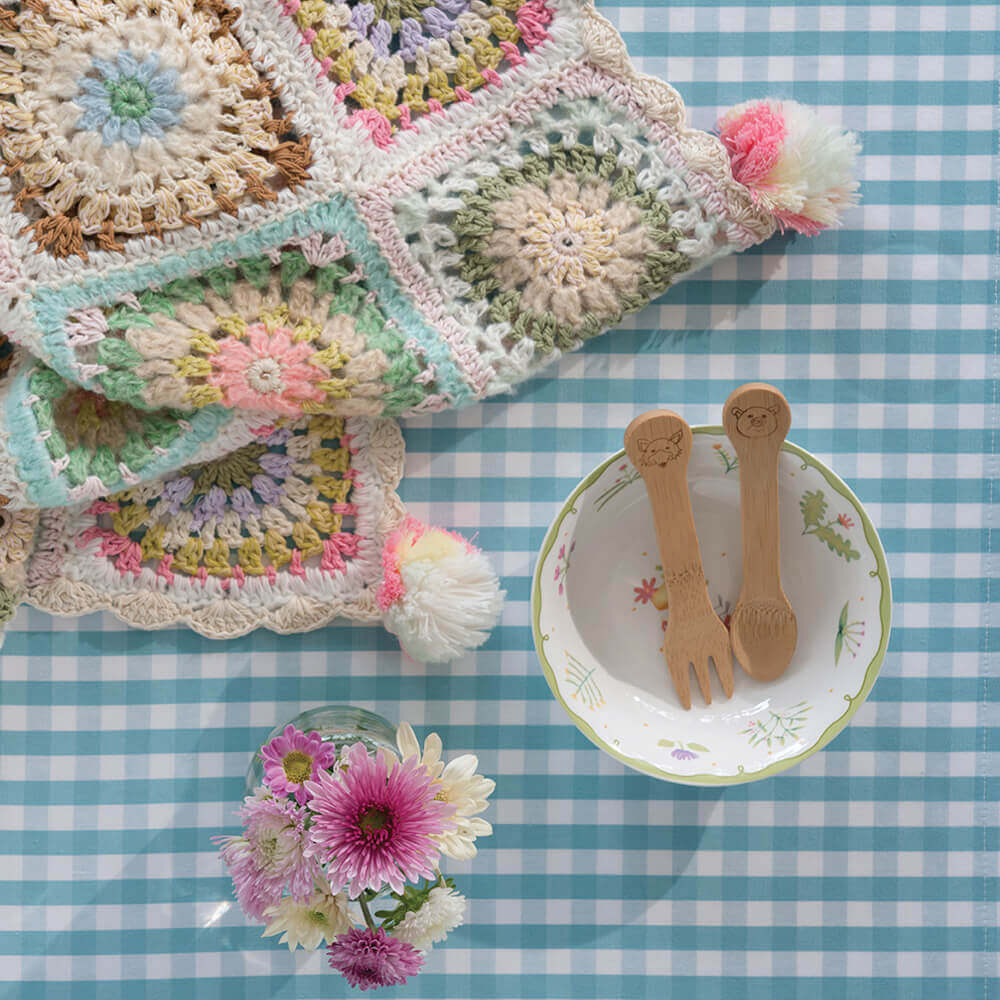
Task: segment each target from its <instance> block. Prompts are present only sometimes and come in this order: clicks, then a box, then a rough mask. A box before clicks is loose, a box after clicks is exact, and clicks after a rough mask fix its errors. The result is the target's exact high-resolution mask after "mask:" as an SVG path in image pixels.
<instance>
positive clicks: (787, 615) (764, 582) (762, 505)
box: [722, 382, 798, 681]
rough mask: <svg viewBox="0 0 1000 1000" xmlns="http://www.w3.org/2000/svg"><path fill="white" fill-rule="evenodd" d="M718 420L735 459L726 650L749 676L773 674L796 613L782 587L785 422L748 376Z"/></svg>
mask: <svg viewBox="0 0 1000 1000" xmlns="http://www.w3.org/2000/svg"><path fill="white" fill-rule="evenodd" d="M722 423H723V425H724V426H725V428H726V433H727V434H728V435H729V440H730V441H732V443H733V447H734V448H735V449H736V454H737V456H738V457H739V462H740V511H741V514H742V522H743V587H742V589H741V591H740V599H739V601H738V602H737V604H736V608H735V610H734V611H733V616H732V618H731V620H730V622H729V634H730V635H731V637H732V640H733V651H734V652H735V653H736V657H737V659H738V660H739V662H740V665H741V666H742V667H743V669H744V670H745V671H746V672H747V673H748V674H749V675H750V676H751V677H753V678H754V679H755V680H758V681H773V680H775V679H776V678H778V677H780V676H781V675H782V674H783V673H784V672H785V669H786V667H787V666H788V664H789V662H790V661H791V659H792V654H793V653H794V652H795V643H796V641H797V640H798V626H797V624H796V621H795V612H794V611H792V606H791V604H789V602H788V598H787V597H786V596H785V592H784V591H783V590H782V589H781V539H780V528H779V521H778V458H779V456H780V454H781V445H782V442H784V440H785V435H786V434H788V428H789V427H790V426H791V423H792V414H791V410H790V409H789V407H788V403H787V401H786V400H785V397H784V396H782V395H781V393H780V392H778V390H777V389H775V388H774V386H770V385H767V384H765V383H764V382H750V383H748V384H747V385H743V386H740V387H739V388H738V389H736V390H734V391H733V392H732V393H731V394H730V396H729V399H727V400H726V404H725V407H724V409H723V411H722Z"/></svg>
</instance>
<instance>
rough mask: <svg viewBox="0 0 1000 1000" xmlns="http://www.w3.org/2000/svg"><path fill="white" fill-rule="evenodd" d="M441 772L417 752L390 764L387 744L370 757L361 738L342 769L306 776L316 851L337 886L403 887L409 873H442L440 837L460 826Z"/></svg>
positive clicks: (354, 890) (355, 890)
mask: <svg viewBox="0 0 1000 1000" xmlns="http://www.w3.org/2000/svg"><path fill="white" fill-rule="evenodd" d="M433 780H434V779H433V777H432V776H431V773H430V771H428V770H427V768H425V767H424V766H423V765H421V764H420V762H419V760H418V758H417V757H409V758H407V759H406V760H405V761H403V762H402V763H400V762H399V761H397V760H395V759H394V758H393V759H392V760H391V764H390V759H389V758H387V757H386V755H385V752H384V751H382V750H379V751H378V754H377V755H376V756H375V757H370V756H369V755H368V752H367V751H366V750H365V748H364V746H363V745H362V744H361V743H355V744H354V746H352V747H351V748H350V750H349V751H348V753H347V767H346V769H345V770H344V771H342V772H341V773H340V774H338V775H337V777H333V776H332V775H330V774H329V773H327V772H326V771H321V772H320V774H319V779H318V780H317V781H308V782H306V787H307V788H308V790H309V793H310V795H311V796H312V798H311V799H310V801H309V809H311V810H312V812H313V813H314V814H315V816H314V819H313V823H312V826H311V828H310V830H309V836H310V839H311V841H312V846H311V848H310V853H311V854H312V855H313V856H314V857H318V858H319V860H320V862H321V863H322V864H325V865H327V866H328V867H327V870H326V874H327V877H328V878H329V880H330V889H331V891H332V892H340V891H341V889H342V888H343V887H344V886H345V885H347V884H348V883H350V890H349V895H350V896H351V897H352V898H354V897H356V896H358V895H359V894H360V893H361V892H362V890H364V889H373V890H375V891H376V892H377V891H378V890H380V889H381V888H382V886H383V883H385V882H388V883H389V885H390V886H392V888H393V890H394V891H395V892H402V891H403V882H404V880H406V881H409V882H415V881H416V880H417V879H418V878H419V877H420V876H421V875H422V876H424V877H425V878H433V877H434V875H435V872H434V868H435V866H436V865H437V861H438V857H439V852H438V845H437V842H436V841H435V840H434V837H437V836H440V835H441V834H442V833H444V832H445V831H446V830H451V829H453V828H454V826H455V824H454V823H453V822H452V821H451V816H452V815H453V814H454V812H455V807H454V805H452V804H451V803H449V802H443V801H440V800H438V799H436V798H435V795H436V793H437V786H436V785H434V783H433Z"/></svg>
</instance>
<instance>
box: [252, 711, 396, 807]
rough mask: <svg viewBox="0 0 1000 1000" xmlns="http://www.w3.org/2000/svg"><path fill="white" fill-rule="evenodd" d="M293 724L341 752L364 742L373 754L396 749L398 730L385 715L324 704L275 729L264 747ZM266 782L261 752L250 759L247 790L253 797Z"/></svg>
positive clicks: (301, 713)
mask: <svg viewBox="0 0 1000 1000" xmlns="http://www.w3.org/2000/svg"><path fill="white" fill-rule="evenodd" d="M288 725H292V726H294V727H295V728H296V729H299V730H301V731H302V732H304V733H311V732H313V731H315V732H317V733H319V735H320V737H321V739H322V740H323V742H324V743H332V744H333V745H334V746H335V747H336V748H337V749H338V750H339V749H340V748H341V747H342V746H349V745H350V744H352V743H359V742H360V743H363V744H364V745H365V748H366V749H367V750H368V752H369V753H375V751H376V750H378V749H379V747H381V748H383V749H384V750H391V751H392V752H393V753H396V754H397V755H398V751H397V750H396V727H395V726H393V725H391V724H390V723H389V722H388V721H387V720H386V719H383V718H382V716H381V715H376V714H375V713H374V712H368V711H366V710H365V709H363V708H355V707H354V706H353V705H322V706H320V707H319V708H309V709H306V711H304V712H300V713H299V714H298V715H296V716H295V718H294V719H289V720H288V721H287V722H283V723H281V725H280V726H275V727H274V729H272V730H271V732H270V733H269V734H268V737H267V739H266V740H264V744H263V745H266V744H268V743H270V742H271V740H273V739H274V738H275V737H276V736H280V735H281V733H282V732H283V731H284V728H285V726H288ZM263 781H264V762H263V761H262V760H261V758H260V752H259V751H257V752H255V753H254V755H253V756H252V757H251V758H250V767H249V768H248V769H247V780H246V790H247V795H252V794H253V791H254V789H255V788H257V787H258V786H259V785H261V784H262V783H263Z"/></svg>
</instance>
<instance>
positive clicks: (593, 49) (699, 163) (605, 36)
mask: <svg viewBox="0 0 1000 1000" xmlns="http://www.w3.org/2000/svg"><path fill="white" fill-rule="evenodd" d="M583 6H584V23H583V29H582V30H583V43H584V50H585V52H586V56H587V59H588V60H589V61H590V62H591V64H592V65H594V66H595V67H597V68H598V69H602V70H604V71H605V72H606V73H609V74H611V75H612V76H615V77H617V78H618V79H620V80H621V81H622V82H624V83H626V84H628V85H629V88H630V89H631V91H632V92H633V93H634V95H635V97H636V101H637V103H638V104H639V106H640V108H641V109H642V111H643V113H644V114H645V115H646V116H647V117H648V118H650V119H651V120H652V121H656V122H659V123H660V124H662V125H664V126H666V127H667V128H668V129H669V130H670V131H671V133H672V134H673V136H674V138H675V139H676V141H677V143H678V145H679V146H680V147H681V149H682V151H683V153H684V155H685V158H686V159H687V160H688V163H689V165H690V167H691V169H692V170H702V171H704V172H706V173H707V174H709V175H710V176H711V178H712V180H713V181H714V182H715V183H716V184H718V185H719V187H720V188H721V189H722V190H723V192H724V193H725V195H726V202H727V206H728V208H729V211H730V213H731V216H730V221H732V222H736V223H738V224H739V225H741V226H743V227H745V228H746V229H748V230H749V231H750V232H752V233H753V234H754V236H755V237H756V242H763V241H764V240H766V239H768V238H769V237H770V236H773V235H774V233H775V232H776V231H777V229H778V225H777V221H776V220H775V218H774V216H773V215H771V214H770V213H769V212H767V211H764V210H763V209H762V208H761V207H760V206H759V205H758V204H757V203H756V201H755V199H754V197H753V193H752V192H751V191H750V190H749V189H748V188H746V187H744V185H742V184H740V182H739V181H737V180H736V178H735V177H733V171H732V166H731V164H730V161H729V153H728V152H727V151H726V147H725V146H724V145H723V144H722V140H721V139H719V137H718V136H716V135H713V134H712V133H711V132H706V131H704V130H703V129H697V128H690V127H689V126H688V125H687V109H686V108H685V106H684V100H683V98H682V97H681V95H680V94H679V93H678V92H677V90H675V89H674V87H672V86H671V85H670V84H669V83H667V82H666V80H662V79H660V77H658V76H651V75H649V74H648V73H640V72H639V71H638V70H637V69H636V68H635V65H634V64H633V62H632V57H631V56H630V55H629V51H628V47H627V46H626V44H625V40H624V39H623V38H622V36H621V35H620V34H619V32H618V29H617V28H615V26H614V25H613V24H612V23H611V22H610V21H609V20H607V18H605V17H604V16H603V15H602V14H600V13H598V11H597V9H596V8H595V7H594V3H593V0H584V5H583ZM660 138H662V137H660Z"/></svg>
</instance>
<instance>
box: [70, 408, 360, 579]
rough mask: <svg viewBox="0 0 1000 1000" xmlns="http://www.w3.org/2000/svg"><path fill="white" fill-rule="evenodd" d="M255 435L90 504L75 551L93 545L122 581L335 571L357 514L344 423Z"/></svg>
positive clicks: (350, 543) (354, 544)
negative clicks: (142, 576) (146, 575)
mask: <svg viewBox="0 0 1000 1000" xmlns="http://www.w3.org/2000/svg"><path fill="white" fill-rule="evenodd" d="M261 435H262V436H261V440H260V442H259V443H256V444H251V445H247V446H246V447H244V448H241V449H239V450H238V451H235V452H233V453H232V454H231V455H227V456H226V457H225V458H222V459H219V460H217V461H214V462H207V463H205V464H204V465H202V466H200V467H198V468H194V469H185V470H182V471H181V472H179V473H176V474H175V475H174V476H172V477H170V478H168V479H166V480H165V481H163V482H161V483H157V484H150V485H147V486H140V487H136V488H135V489H131V490H127V491H125V492H123V493H118V494H114V495H112V496H110V497H109V498H108V499H107V500H106V501H105V500H99V501H97V502H96V503H95V504H93V505H92V506H91V507H90V508H89V510H88V511H87V513H88V514H93V515H99V518H100V519H99V521H98V523H96V524H94V525H92V526H91V527H89V528H87V529H86V530H85V531H84V532H83V533H82V534H81V535H80V537H79V538H78V539H77V544H78V545H89V544H91V543H92V542H94V541H95V540H97V541H99V554H100V555H103V556H106V557H108V559H109V560H110V561H111V562H112V563H113V565H114V566H115V567H116V569H117V570H118V572H119V573H120V574H122V575H123V576H124V575H126V574H133V575H138V574H139V572H140V571H141V569H142V567H143V566H144V565H148V566H150V568H152V569H154V570H155V572H156V575H157V576H158V577H161V578H163V579H164V580H165V581H166V582H167V583H172V582H173V579H174V577H175V575H176V574H184V575H187V576H190V577H196V578H197V579H199V580H201V581H202V582H204V581H205V580H206V579H207V578H208V577H209V576H214V577H218V578H221V579H226V580H228V579H232V580H234V581H235V582H236V583H237V584H238V585H240V586H243V585H244V583H245V582H246V580H247V578H248V577H264V578H266V579H267V581H268V582H269V583H272V584H273V583H274V582H275V581H276V580H277V574H278V571H282V572H287V573H290V574H292V575H293V576H299V577H304V576H305V574H306V568H307V567H309V566H314V567H315V568H316V569H318V570H319V572H321V573H325V574H333V575H336V574H339V573H343V572H344V570H345V569H346V562H345V559H347V560H349V559H351V558H353V557H354V556H355V555H357V552H358V539H357V537H356V536H355V535H353V534H352V533H351V532H350V531H349V530H345V518H353V517H354V516H355V515H356V513H357V507H356V505H355V504H354V503H352V502H351V500H350V495H351V491H352V489H353V488H354V480H355V474H354V473H353V472H352V469H351V444H350V440H349V439H348V440H346V441H345V440H344V423H343V420H340V419H336V418H333V417H316V418H314V419H313V420H312V422H309V423H304V424H303V423H299V424H296V425H294V427H293V428H285V427H282V428H264V429H263V430H262V432H261Z"/></svg>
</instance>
